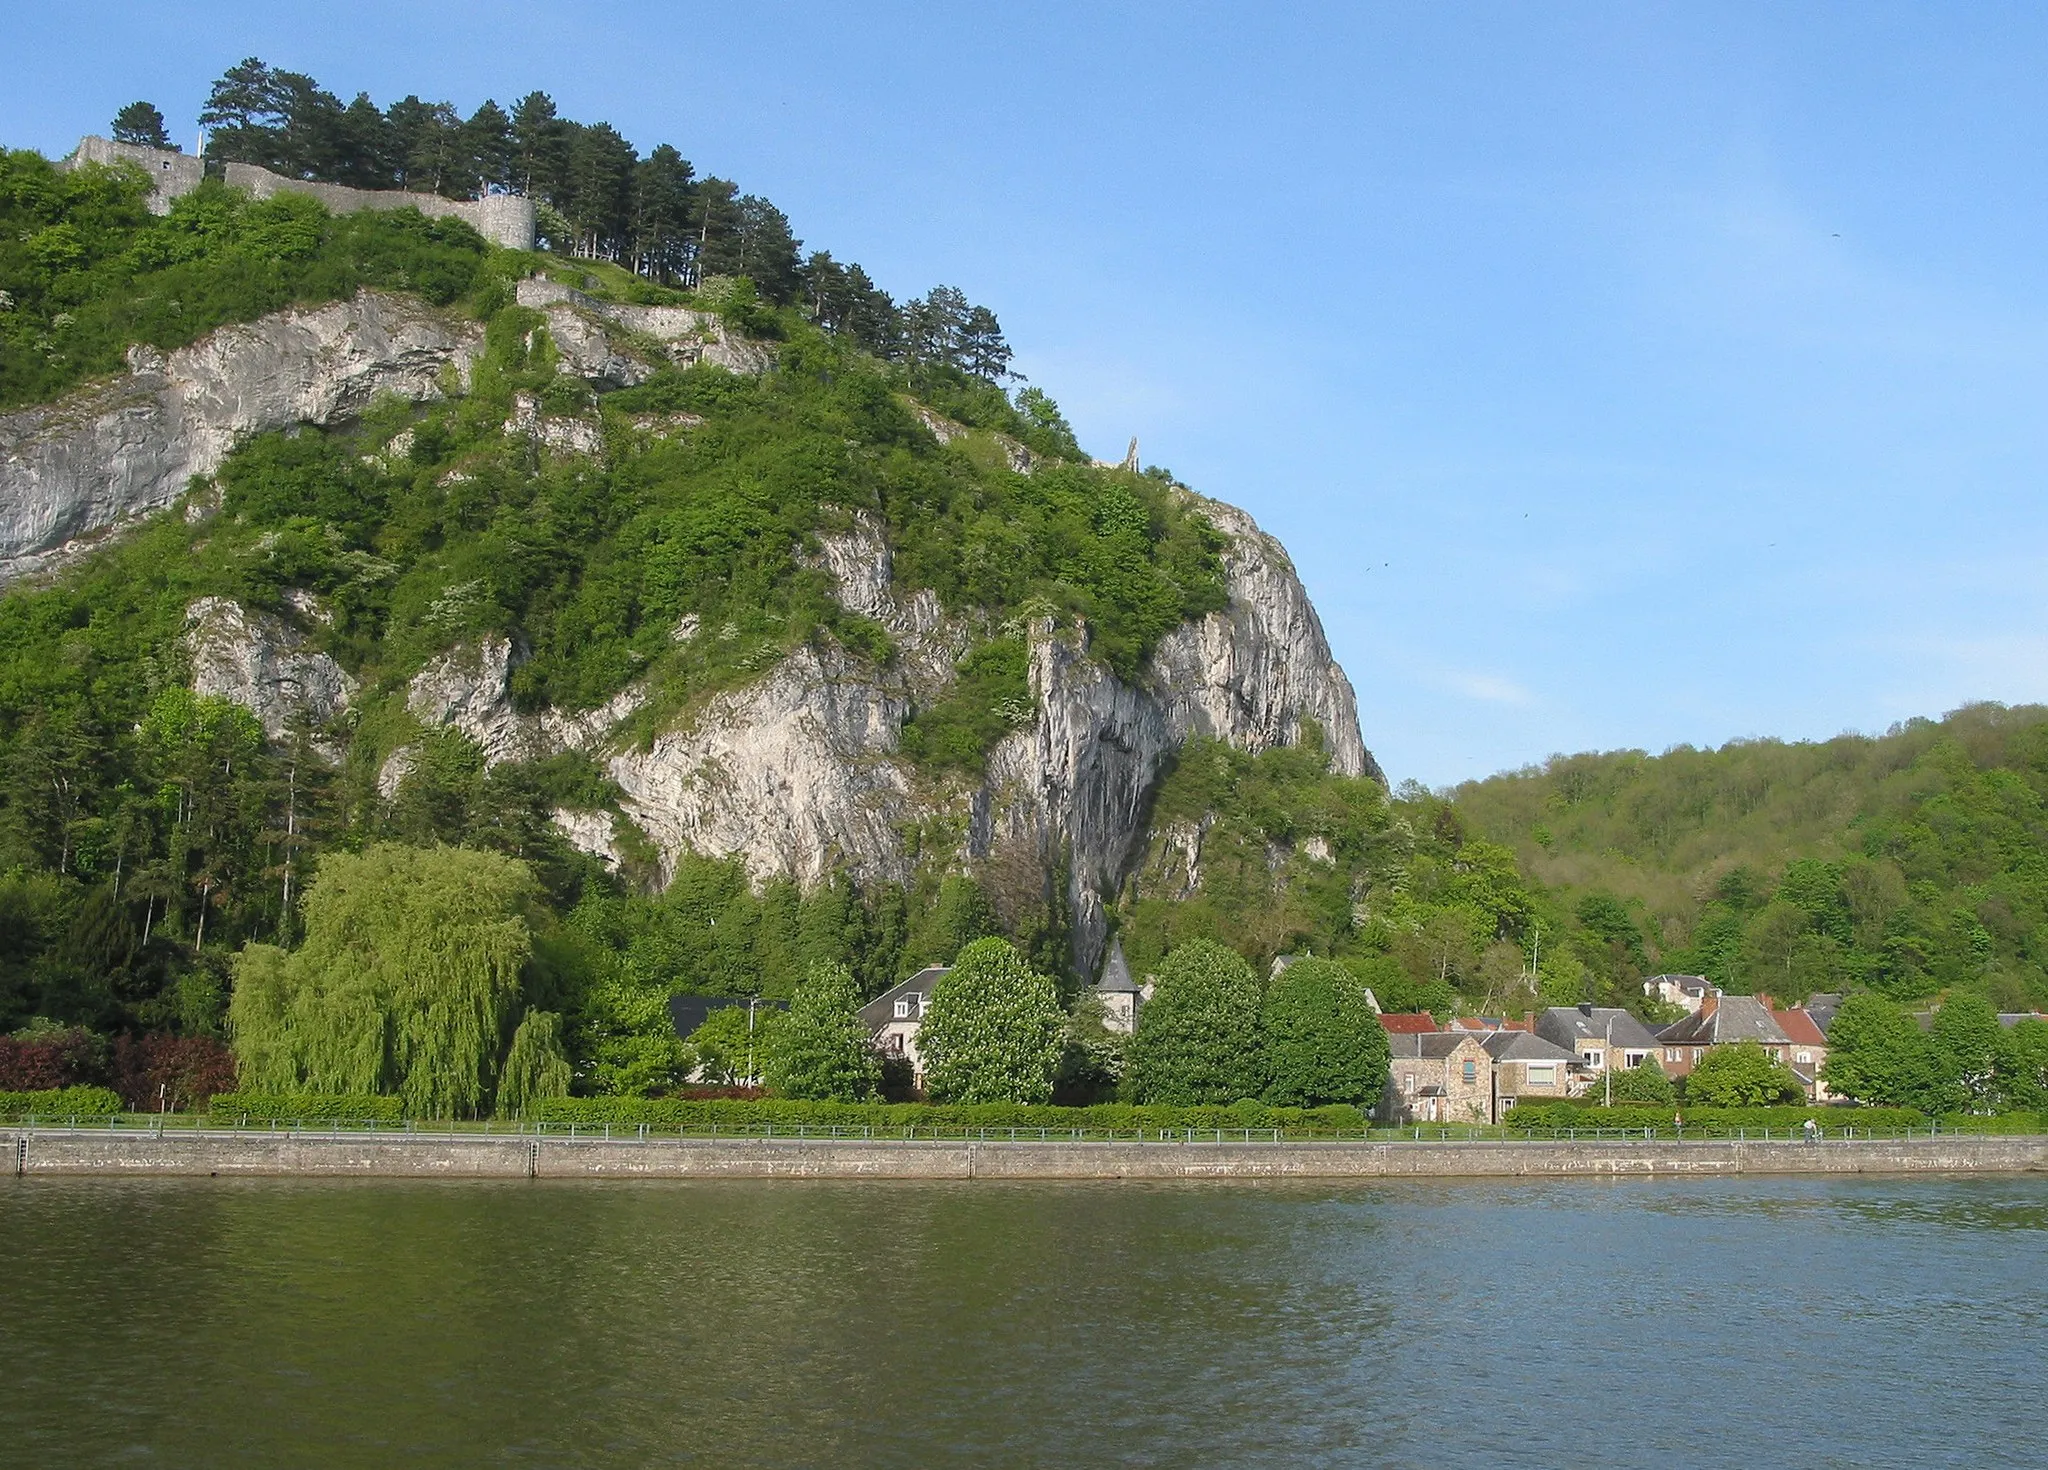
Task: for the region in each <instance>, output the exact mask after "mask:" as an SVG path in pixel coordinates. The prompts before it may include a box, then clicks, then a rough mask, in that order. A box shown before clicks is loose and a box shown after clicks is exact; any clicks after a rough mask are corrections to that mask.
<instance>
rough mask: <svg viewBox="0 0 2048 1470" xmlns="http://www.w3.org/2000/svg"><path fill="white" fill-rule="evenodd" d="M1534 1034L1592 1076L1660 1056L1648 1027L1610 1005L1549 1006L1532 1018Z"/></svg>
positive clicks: (1627, 1067)
mask: <svg viewBox="0 0 2048 1470" xmlns="http://www.w3.org/2000/svg"><path fill="white" fill-rule="evenodd" d="M1536 1034H1537V1035H1538V1036H1540V1037H1542V1038H1543V1039H1544V1040H1545V1041H1548V1042H1550V1043H1551V1044H1552V1045H1554V1046H1560V1047H1563V1048H1564V1049H1565V1050H1566V1051H1568V1052H1571V1053H1572V1054H1573V1055H1575V1056H1577V1057H1578V1058H1579V1059H1580V1061H1581V1062H1582V1063H1584V1070H1585V1071H1586V1072H1587V1073H1589V1074H1590V1075H1591V1076H1593V1077H1597V1076H1599V1075H1600V1074H1601V1073H1602V1072H1605V1071H1606V1070H1607V1069H1608V1068H1609V1067H1615V1068H1618V1069H1620V1070H1622V1071H1626V1070H1628V1069H1629V1068H1631V1067H1636V1066H1640V1065H1641V1064H1642V1063H1643V1061H1644V1059H1645V1058H1648V1057H1652V1056H1658V1057H1661V1052H1660V1051H1659V1049H1658V1041H1657V1038H1656V1036H1654V1035H1653V1034H1652V1033H1651V1031H1650V1028H1649V1027H1647V1026H1645V1025H1644V1024H1643V1023H1642V1022H1641V1021H1639V1020H1637V1019H1636V1018H1635V1016H1633V1015H1632V1014H1630V1013H1629V1012H1627V1011H1624V1010H1620V1009H1618V1008H1615V1007H1610V1006H1590V1005H1582V1006H1552V1007H1550V1008H1549V1009H1548V1010H1546V1011H1544V1012H1543V1013H1542V1014H1541V1015H1540V1016H1538V1017H1537V1018H1536ZM1670 1070H1671V1069H1670V1067H1669V1066H1666V1067H1665V1071H1667V1072H1668V1071H1670Z"/></svg>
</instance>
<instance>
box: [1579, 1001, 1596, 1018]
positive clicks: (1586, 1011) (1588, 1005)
mask: <svg viewBox="0 0 2048 1470" xmlns="http://www.w3.org/2000/svg"><path fill="white" fill-rule="evenodd" d="M1579 1014H1580V1015H1582V1016H1591V1015H1592V1014H1593V1002H1591V1001H1590V1000H1582V1001H1580V1002H1579Z"/></svg>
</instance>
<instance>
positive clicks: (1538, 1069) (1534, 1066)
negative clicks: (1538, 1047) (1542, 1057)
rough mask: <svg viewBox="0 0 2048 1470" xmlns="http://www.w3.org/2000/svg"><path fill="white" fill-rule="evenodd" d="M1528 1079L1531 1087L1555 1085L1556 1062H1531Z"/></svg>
mask: <svg viewBox="0 0 2048 1470" xmlns="http://www.w3.org/2000/svg"><path fill="white" fill-rule="evenodd" d="M1528 1080H1529V1085H1530V1086H1531V1087H1552V1086H1555V1085H1556V1083H1557V1064H1556V1063H1555V1062H1531V1063H1530V1064H1529V1068H1528Z"/></svg>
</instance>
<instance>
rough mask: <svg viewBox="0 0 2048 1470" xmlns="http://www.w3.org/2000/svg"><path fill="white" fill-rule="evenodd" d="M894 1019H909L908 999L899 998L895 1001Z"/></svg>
mask: <svg viewBox="0 0 2048 1470" xmlns="http://www.w3.org/2000/svg"><path fill="white" fill-rule="evenodd" d="M896 1019H897V1020H899V1021H907V1020H909V1019H910V1002H909V1001H907V1000H899V1001H897V1002H896Z"/></svg>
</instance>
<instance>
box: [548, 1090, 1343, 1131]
mask: <svg viewBox="0 0 2048 1470" xmlns="http://www.w3.org/2000/svg"><path fill="white" fill-rule="evenodd" d="M527 1117H528V1119H529V1120H531V1121H534V1122H541V1123H577V1124H592V1125H596V1126H603V1125H606V1124H609V1125H610V1126H612V1127H614V1128H637V1127H640V1126H642V1125H645V1126H646V1127H649V1128H658V1129H670V1128H708V1127H711V1126H714V1125H716V1126H717V1127H720V1128H748V1127H758V1126H762V1125H766V1124H773V1125H774V1126H775V1127H778V1128H780V1127H784V1126H788V1127H796V1126H798V1125H803V1126H806V1127H821V1128H829V1127H834V1126H837V1127H841V1128H875V1129H889V1130H892V1131H894V1130H901V1129H904V1128H1051V1129H1072V1128H1086V1129H1093V1130H1096V1131H1103V1130H1108V1129H1119V1130H1131V1129H1138V1128H1224V1129H1230V1128H1295V1129H1303V1128H1325V1129H1340V1128H1344V1129H1354V1130H1355V1129H1359V1128H1363V1127H1364V1126H1365V1115H1364V1114H1363V1113H1361V1112H1360V1111H1359V1110H1358V1109H1357V1108H1354V1107H1349V1106H1346V1105H1343V1104H1338V1105H1335V1106H1331V1107H1324V1108H1271V1107H1267V1106H1266V1105H1265V1104H1263V1103H1256V1102H1240V1103H1233V1104H1232V1105H1231V1106H1229V1107H1190V1108H1178V1107H1164V1106H1148V1107H1139V1106H1135V1105H1133V1104H1130V1103H1098V1104H1097V1105H1095V1106H1094V1107H1086V1108H1062V1107H1054V1106H1052V1105H1050V1104H1045V1105H1038V1104H1031V1103H953V1104H941V1103H827V1102H796V1101H792V1100H788V1099H780V1098H768V1099H762V1100H760V1101H753V1102H749V1101H740V1100H732V1099H722V1098H721V1099H693V1098H674V1097H663V1098H637V1097H562V1098H553V1099H550V1100H549V1101H547V1102H543V1103H538V1104H536V1105H535V1106H533V1107H532V1108H529V1109H528V1110H527Z"/></svg>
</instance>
